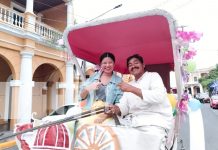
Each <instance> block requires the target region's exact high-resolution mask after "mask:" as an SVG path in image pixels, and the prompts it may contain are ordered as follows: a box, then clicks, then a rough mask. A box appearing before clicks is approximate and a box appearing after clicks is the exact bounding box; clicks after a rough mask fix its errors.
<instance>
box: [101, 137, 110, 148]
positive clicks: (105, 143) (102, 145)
mask: <svg viewBox="0 0 218 150" xmlns="http://www.w3.org/2000/svg"><path fill="white" fill-rule="evenodd" d="M111 142H113V140H112V139H111V140H109V141H107V142H104V143H102V144H101V145H100V146H99V149H101V148H102V147H104V146H105V145H107V144H109V143H111Z"/></svg>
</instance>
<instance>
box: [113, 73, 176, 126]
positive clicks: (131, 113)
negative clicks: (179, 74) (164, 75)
mask: <svg viewBox="0 0 218 150" xmlns="http://www.w3.org/2000/svg"><path fill="white" fill-rule="evenodd" d="M130 84H131V85H133V86H135V87H137V88H140V89H141V91H142V95H143V99H141V98H140V97H139V96H137V95H135V94H133V93H131V92H124V95H123V96H122V98H121V99H120V103H119V104H117V105H118V106H119V108H120V111H121V115H122V116H121V117H124V120H126V121H127V122H129V123H130V124H131V126H133V127H137V126H144V125H154V126H160V127H163V128H166V129H170V127H171V125H172V107H171V105H170V102H169V100H168V98H167V92H166V88H165V87H164V84H163V81H162V79H161V77H160V75H159V74H158V73H155V72H145V73H144V74H143V75H142V77H140V78H139V79H138V80H137V81H135V80H134V81H132V82H130ZM124 122H125V121H124ZM121 123H122V119H121ZM127 124H128V123H127Z"/></svg>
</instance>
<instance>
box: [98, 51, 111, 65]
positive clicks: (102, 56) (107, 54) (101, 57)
mask: <svg viewBox="0 0 218 150" xmlns="http://www.w3.org/2000/svg"><path fill="white" fill-rule="evenodd" d="M106 57H110V58H111V59H112V60H113V62H115V57H114V54H112V53H110V52H105V53H103V54H102V55H101V56H100V59H99V61H100V63H101V62H102V60H103V59H104V58H106Z"/></svg>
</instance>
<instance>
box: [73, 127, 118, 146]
mask: <svg viewBox="0 0 218 150" xmlns="http://www.w3.org/2000/svg"><path fill="white" fill-rule="evenodd" d="M73 145H74V148H73V149H75V150H119V149H120V145H119V141H118V138H117V136H116V134H115V133H114V132H113V130H112V129H111V128H110V127H108V126H102V125H83V126H81V127H80V128H79V129H78V131H77V134H76V140H75V144H73Z"/></svg>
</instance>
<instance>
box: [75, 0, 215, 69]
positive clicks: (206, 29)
mask: <svg viewBox="0 0 218 150" xmlns="http://www.w3.org/2000/svg"><path fill="white" fill-rule="evenodd" d="M119 4H122V7H120V8H117V9H114V10H111V9H112V8H114V7H115V6H117V5H119ZM156 8H158V9H163V10H166V11H168V12H169V13H170V14H171V15H172V16H173V17H174V19H176V20H177V24H178V26H185V27H184V30H186V31H195V32H200V33H203V37H202V38H201V39H200V41H198V42H195V43H193V45H192V46H193V47H194V48H195V49H196V50H197V55H196V56H195V58H194V61H195V62H196V65H197V69H202V68H207V67H211V66H214V65H216V64H218V44H217V40H218V38H217V35H218V20H217V19H218V9H217V8H218V1H217V0H207V1H206V0H74V14H75V19H76V21H77V23H83V22H86V21H89V20H92V19H94V18H95V17H97V16H99V15H101V14H103V13H105V12H107V11H109V10H111V11H109V12H107V13H106V14H105V15H103V16H101V17H99V18H97V19H96V20H98V19H102V18H109V17H113V16H119V15H123V14H127V13H132V12H138V11H146V10H151V9H156Z"/></svg>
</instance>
